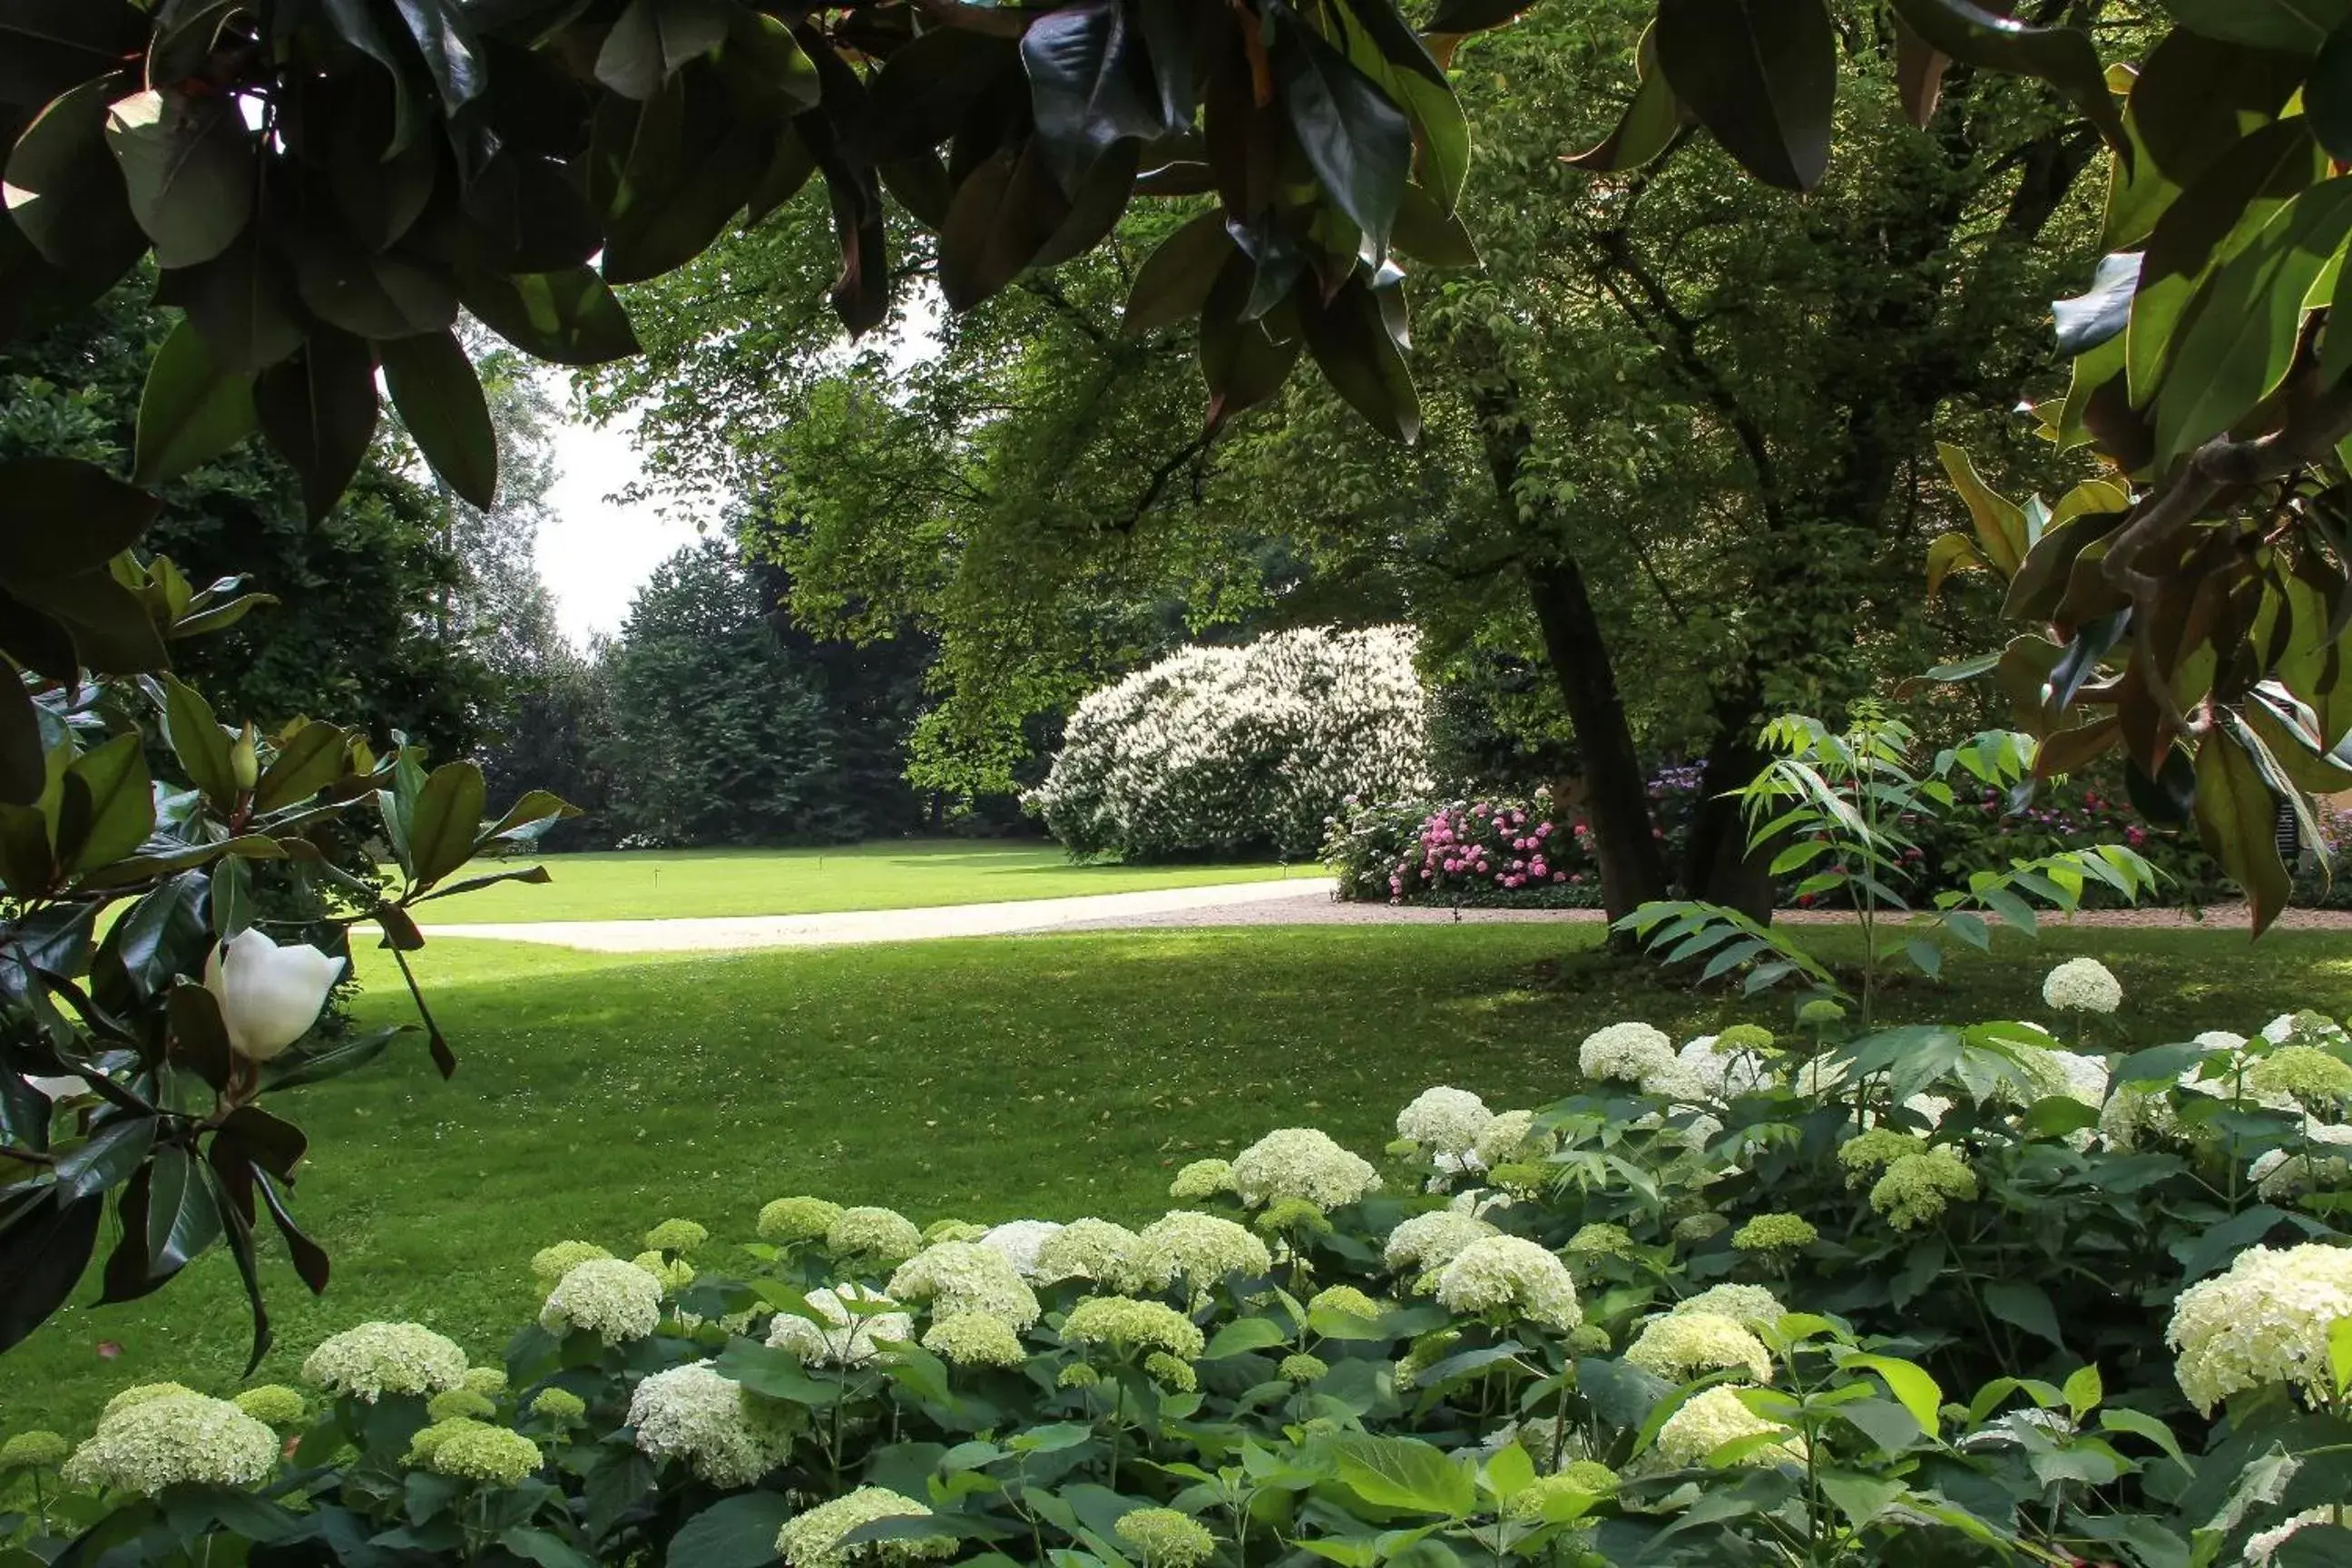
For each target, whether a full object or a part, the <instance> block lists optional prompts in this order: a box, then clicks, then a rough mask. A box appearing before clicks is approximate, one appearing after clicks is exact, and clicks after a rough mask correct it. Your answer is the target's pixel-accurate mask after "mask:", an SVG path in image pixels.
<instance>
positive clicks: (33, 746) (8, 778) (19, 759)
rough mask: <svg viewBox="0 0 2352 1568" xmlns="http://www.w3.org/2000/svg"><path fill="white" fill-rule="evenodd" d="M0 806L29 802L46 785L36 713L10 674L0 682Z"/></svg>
mask: <svg viewBox="0 0 2352 1568" xmlns="http://www.w3.org/2000/svg"><path fill="white" fill-rule="evenodd" d="M0 688H5V689H0V805H19V806H25V805H32V804H33V802H35V801H37V800H38V799H40V798H41V791H42V790H43V789H44V788H46V787H47V783H48V769H47V761H46V756H45V748H44V747H43V746H42V743H41V721H40V716H39V715H38V714H37V713H36V712H35V711H34V710H33V699H32V695H31V693H29V692H27V691H26V689H25V683H24V682H23V681H22V680H20V679H16V677H15V676H14V675H13V674H12V675H10V676H9V677H8V679H6V680H5V682H0Z"/></svg>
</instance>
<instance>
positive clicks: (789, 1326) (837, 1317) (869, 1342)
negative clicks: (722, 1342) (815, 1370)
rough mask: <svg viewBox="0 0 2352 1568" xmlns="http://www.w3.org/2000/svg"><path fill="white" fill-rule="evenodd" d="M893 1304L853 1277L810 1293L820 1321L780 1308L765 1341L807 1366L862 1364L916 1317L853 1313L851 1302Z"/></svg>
mask: <svg viewBox="0 0 2352 1568" xmlns="http://www.w3.org/2000/svg"><path fill="white" fill-rule="evenodd" d="M853 1302H854V1303H856V1304H857V1305H859V1306H861V1307H866V1308H869V1309H870V1308H875V1307H891V1306H896V1305H897V1303H896V1302H894V1301H892V1300H890V1298H889V1297H887V1296H886V1295H884V1294H883V1293H882V1292H881V1291H879V1290H872V1289H866V1288H864V1287H862V1286H859V1285H857V1284H856V1283H855V1282H854V1281H852V1282H846V1283H844V1284H840V1285H835V1286H832V1287H830V1288H820V1289H814V1290H812V1291H810V1292H809V1293H808V1306H809V1310H811V1311H814V1312H815V1313H816V1314H817V1316H818V1317H820V1318H823V1319H824V1325H823V1326H820V1325H819V1324H818V1323H817V1322H816V1321H814V1320H813V1319H809V1318H803V1317H801V1316H800V1315H798V1314H797V1313H793V1312H778V1313H777V1314H776V1318H775V1321H774V1322H772V1323H771V1324H770V1325H769V1326H768V1343H769V1344H770V1346H772V1348H774V1349H777V1350H788V1351H791V1352H793V1353H794V1354H796V1355H798V1356H799V1357H800V1358H801V1360H802V1361H803V1362H805V1363H808V1364H809V1365H811V1366H864V1365H866V1363H868V1362H871V1361H872V1360H873V1359H874V1358H875V1357H877V1356H878V1355H880V1354H881V1353H882V1352H884V1351H886V1350H887V1349H889V1348H890V1347H891V1346H892V1345H896V1344H903V1343H905V1342H907V1341H908V1339H910V1338H912V1337H913V1335H914V1331H915V1321H914V1319H913V1318H912V1317H910V1316H908V1314H907V1313H905V1312H891V1311H870V1310H869V1311H866V1312H862V1313H861V1312H853V1311H851V1310H850V1304H851V1303H853Z"/></svg>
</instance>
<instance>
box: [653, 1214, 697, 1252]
mask: <svg viewBox="0 0 2352 1568" xmlns="http://www.w3.org/2000/svg"><path fill="white" fill-rule="evenodd" d="M709 1239H710V1229H709V1226H703V1225H698V1224H696V1223H695V1222H694V1221H693V1220H690V1219H666V1220H664V1221H662V1222H661V1224H659V1225H657V1226H654V1227H653V1229H651V1230H649V1231H647V1232H646V1249H647V1250H649V1251H653V1252H677V1253H688V1252H692V1251H693V1250H694V1249H695V1248H696V1247H700V1246H701V1245H702V1244H703V1243H704V1242H706V1241H709Z"/></svg>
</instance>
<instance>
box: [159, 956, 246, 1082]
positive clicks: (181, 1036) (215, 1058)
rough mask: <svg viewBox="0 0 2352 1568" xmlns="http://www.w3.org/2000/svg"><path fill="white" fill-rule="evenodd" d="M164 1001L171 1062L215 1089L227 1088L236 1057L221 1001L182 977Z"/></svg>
mask: <svg viewBox="0 0 2352 1568" xmlns="http://www.w3.org/2000/svg"><path fill="white" fill-rule="evenodd" d="M164 1000H165V1006H166V1015H165V1016H167V1017H168V1018H169V1019H170V1020H171V1025H172V1039H171V1057H172V1060H173V1061H174V1062H175V1063H177V1064H179V1065H180V1066H182V1067H184V1068H187V1069H188V1070H189V1071H191V1072H194V1074H195V1075H196V1076H197V1077H198V1078H201V1079H204V1080H205V1082H206V1083H208V1084H211V1085H212V1086H213V1087H214V1088H215V1089H226V1088H227V1087H228V1080H229V1075H230V1073H231V1072H232V1071H233V1070H234V1069H235V1068H236V1057H235V1055H234V1052H233V1050H232V1047H230V1045H229V1039H228V1025H227V1023H226V1021H225V1020H223V1018H222V1017H221V1010H220V1002H219V1001H218V999H217V998H215V996H214V995H213V994H212V993H211V992H210V991H208V990H206V989H205V987H204V986H202V985H199V984H196V983H195V982H194V981H192V980H188V979H184V978H183V979H182V980H181V981H180V982H179V983H178V984H174V985H173V987H172V988H171V990H170V991H169V992H168V993H166V994H165V998H164Z"/></svg>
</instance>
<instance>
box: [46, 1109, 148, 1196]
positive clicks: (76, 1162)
mask: <svg viewBox="0 0 2352 1568" xmlns="http://www.w3.org/2000/svg"><path fill="white" fill-rule="evenodd" d="M154 1146H155V1119H154V1118H153V1117H152V1116H129V1117H121V1118H117V1119H116V1120H114V1121H108V1122H105V1123H103V1124H101V1125H100V1127H99V1128H98V1129H97V1130H96V1131H93V1132H92V1133H91V1134H90V1135H89V1138H87V1139H86V1140H84V1141H83V1142H81V1143H79V1144H78V1145H77V1146H75V1147H74V1148H72V1149H70V1150H68V1151H67V1152H64V1153H62V1154H60V1155H58V1200H59V1201H60V1202H61V1203H65V1204H68V1205H69V1204H72V1203H73V1202H75V1201H76V1200H77V1199H79V1198H84V1197H96V1196H98V1195H100V1194H103V1193H105V1192H107V1191H109V1190H110V1189H111V1188H114V1187H119V1186H121V1184H123V1183H124V1182H127V1181H129V1180H130V1179H131V1172H133V1171H135V1170H137V1169H138V1168H139V1167H140V1165H141V1164H142V1163H144V1162H145V1161H146V1158H147V1152H148V1151H149V1150H151V1149H152V1148H153V1147H154Z"/></svg>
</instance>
